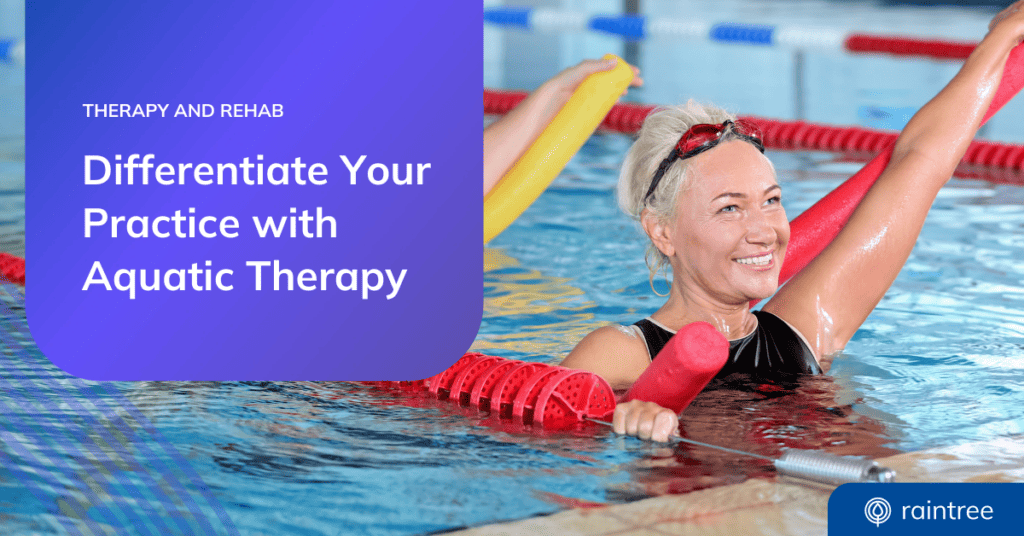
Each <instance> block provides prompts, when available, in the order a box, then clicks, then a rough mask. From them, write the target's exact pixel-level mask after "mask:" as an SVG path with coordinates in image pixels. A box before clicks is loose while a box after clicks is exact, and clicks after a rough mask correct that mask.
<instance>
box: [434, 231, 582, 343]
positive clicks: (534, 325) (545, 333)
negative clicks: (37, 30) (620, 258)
mask: <svg viewBox="0 0 1024 536" xmlns="http://www.w3.org/2000/svg"><path fill="white" fill-rule="evenodd" d="M570 281H571V279H569V278H565V277H551V276H548V275H545V274H543V273H542V272H540V271H538V270H534V269H530V268H525V267H523V266H521V265H520V263H519V261H518V260H517V259H515V258H513V257H511V256H509V255H508V254H506V253H505V252H504V251H502V250H501V249H496V248H485V249H484V317H485V322H484V325H483V327H482V329H481V331H480V333H479V336H478V337H477V340H476V341H475V342H474V343H473V346H472V350H473V351H475V352H482V353H487V354H497V355H501V356H503V357H514V356H522V355H524V354H526V355H533V356H544V357H546V358H550V359H552V360H554V361H549V362H556V361H557V357H558V356H561V355H563V354H565V353H567V352H568V351H569V350H571V349H572V347H573V345H575V343H576V342H577V341H579V340H580V339H582V338H583V337H584V336H585V335H586V334H587V333H589V332H590V331H593V330H594V329H596V328H597V327H599V326H600V325H602V324H601V322H599V321H597V320H596V319H595V315H594V313H593V312H591V311H592V310H593V308H594V306H595V304H594V303H593V302H592V301H590V300H585V299H583V298H582V296H583V295H584V293H583V291H582V290H580V289H579V288H576V287H574V286H572V285H571V284H569V283H570ZM458 357H459V356H453V362H454V360H455V359H457V358H458Z"/></svg>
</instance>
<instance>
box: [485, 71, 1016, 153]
mask: <svg viewBox="0 0 1024 536" xmlns="http://www.w3.org/2000/svg"><path fill="white" fill-rule="evenodd" d="M526 95H527V94H526V93H525V92H522V91H498V90H489V89H485V90H484V113H485V114H494V115H501V114H505V113H508V111H509V110H511V109H512V108H515V106H516V105H517V104H519V103H520V102H522V100H523V99H525V98H526ZM657 108H658V106H653V105H645V104H625V103H624V104H616V105H615V106H613V107H612V109H611V111H609V112H608V115H607V116H605V118H604V120H603V121H602V122H601V128H602V129H604V130H610V131H613V132H621V133H623V134H636V133H637V132H639V131H640V127H641V126H642V125H643V122H644V119H645V118H646V117H647V115H648V114H650V113H651V112H652V111H654V110H655V109H657ZM740 119H742V120H743V121H745V122H747V123H748V124H750V125H753V126H754V127H756V128H757V129H758V130H760V131H761V135H762V139H763V141H764V144H765V147H768V148H770V149H777V150H786V151H790V150H798V151H832V152H857V153H880V152H882V151H884V150H886V149H887V148H890V147H891V146H892V145H893V144H894V143H896V138H897V137H898V136H899V133H898V132H893V131H886V130H875V129H870V128H863V127H850V126H845V127H844V126H834V125H822V124H816V123H808V122H806V121H783V120H778V119H767V118H763V117H754V116H743V117H740ZM961 162H962V163H963V164H967V165H971V166H977V167H985V168H993V169H1008V170H1014V171H1020V170H1024V146H1021V145H1012V144H1005V143H996V142H989V141H979V140H975V141H974V142H972V143H971V145H970V147H968V149H967V153H966V154H965V155H964V158H963V160H962V161H961Z"/></svg>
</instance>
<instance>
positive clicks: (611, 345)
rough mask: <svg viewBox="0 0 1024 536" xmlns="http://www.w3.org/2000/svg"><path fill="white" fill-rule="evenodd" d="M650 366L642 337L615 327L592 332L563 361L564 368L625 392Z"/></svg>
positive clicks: (623, 328) (625, 329)
mask: <svg viewBox="0 0 1024 536" xmlns="http://www.w3.org/2000/svg"><path fill="white" fill-rule="evenodd" d="M650 364H651V360H650V358H649V357H648V356H647V345H646V344H645V343H644V340H643V337H642V336H641V335H640V334H639V333H638V331H637V330H635V329H634V328H633V327H632V326H622V325H618V324H613V325H608V326H603V327H600V328H598V329H596V330H594V331H593V332H591V333H590V334H589V335H587V336H586V337H584V338H583V340H581V341H580V342H579V343H578V344H577V345H576V347H575V348H573V350H572V352H569V355H568V356H566V358H565V359H564V360H563V361H562V366H563V367H567V368H572V369H580V370H586V371H589V372H593V373H595V374H597V375H599V376H601V377H602V378H604V379H605V380H606V381H607V382H608V383H609V384H610V385H611V386H612V388H614V389H624V388H628V387H629V386H630V385H632V384H633V382H635V381H636V379H637V378H639V377H640V374H642V373H643V371H644V370H646V369H647V366H648V365H650Z"/></svg>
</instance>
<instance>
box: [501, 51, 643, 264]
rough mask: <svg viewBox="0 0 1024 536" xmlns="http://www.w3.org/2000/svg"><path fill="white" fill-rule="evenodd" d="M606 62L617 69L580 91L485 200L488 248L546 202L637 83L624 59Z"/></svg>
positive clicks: (607, 56)
mask: <svg viewBox="0 0 1024 536" xmlns="http://www.w3.org/2000/svg"><path fill="white" fill-rule="evenodd" d="M603 59H614V60H616V61H617V63H616V65H615V67H614V68H612V69H611V70H609V71H601V72H598V73H594V74H592V75H590V76H588V77H587V78H586V80H584V81H583V83H581V84H580V85H579V87H578V88H576V91H575V92H573V94H572V96H571V97H569V101H568V102H566V103H565V106H563V107H562V109H561V111H559V112H558V114H557V115H555V118H554V119H552V120H551V123H550V124H548V126H547V128H545V129H544V131H543V132H541V134H540V137H538V138H537V140H536V141H534V142H533V145H531V146H530V148H529V149H527V150H526V152H525V153H523V156H522V157H520V158H519V160H517V161H516V163H515V165H514V166H512V169H510V170H509V171H508V173H506V174H505V176H504V177H503V178H502V179H501V181H499V182H498V184H497V185H496V186H495V187H494V189H493V190H491V192H490V193H489V194H487V197H485V198H484V243H485V244H486V243H487V242H490V240H491V239H492V238H494V237H495V236H498V234H499V233H501V232H502V231H504V230H505V228H506V227H508V226H509V225H511V224H512V222H513V221H515V219H516V218H518V217H519V215H520V214H522V213H523V212H524V211H525V210H526V208H527V207H529V206H530V204H532V203H533V202H534V201H536V200H537V198H538V197H540V194H541V193H542V192H543V191H544V190H545V189H546V188H547V187H548V185H549V184H551V181H553V180H554V179H555V177H556V176H557V175H558V174H559V173H560V172H561V171H562V169H563V168H565V165H566V164H568V163H569V159H571V158H572V156H573V155H574V154H576V151H579V150H580V147H582V146H583V143H584V142H586V141H587V138H589V137H590V135H591V134H593V133H594V130H596V129H597V126H598V125H600V124H601V121H602V120H603V119H604V116H606V115H608V112H609V111H610V110H611V109H612V106H614V105H615V101H617V100H618V99H619V96H621V95H622V92H623V91H625V90H626V88H627V87H628V86H629V83H630V81H631V80H633V70H632V69H631V68H630V67H629V64H627V63H626V62H625V61H623V60H622V58H619V57H618V56H615V55H614V54H605V56H604V58H603Z"/></svg>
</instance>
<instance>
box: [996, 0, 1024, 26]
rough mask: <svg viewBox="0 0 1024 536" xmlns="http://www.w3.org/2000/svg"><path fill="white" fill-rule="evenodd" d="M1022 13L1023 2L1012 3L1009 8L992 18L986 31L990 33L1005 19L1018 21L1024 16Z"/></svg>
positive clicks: (1021, 0)
mask: <svg viewBox="0 0 1024 536" xmlns="http://www.w3.org/2000/svg"><path fill="white" fill-rule="evenodd" d="M1022 11H1024V0H1020V1H1018V2H1014V3H1013V4H1012V5H1010V7H1008V8H1006V9H1004V10H1002V11H1000V12H999V14H998V15H996V16H995V17H993V18H992V22H990V23H988V30H989V31H990V32H991V31H993V30H995V29H996V27H997V26H999V25H1000V24H1001V23H1002V22H1003V21H1005V20H1007V19H1013V18H1017V19H1020V18H1021V17H1022V16H1024V13H1022ZM1011 22H1012V21H1011Z"/></svg>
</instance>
